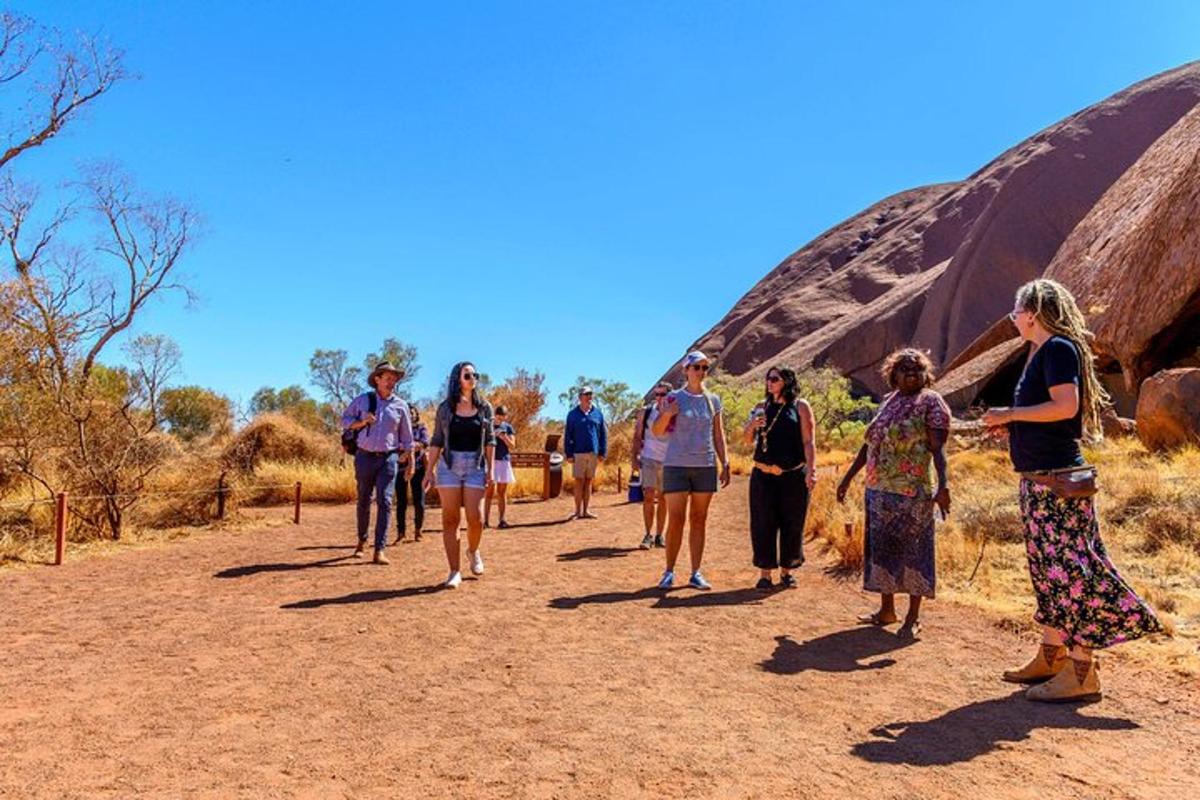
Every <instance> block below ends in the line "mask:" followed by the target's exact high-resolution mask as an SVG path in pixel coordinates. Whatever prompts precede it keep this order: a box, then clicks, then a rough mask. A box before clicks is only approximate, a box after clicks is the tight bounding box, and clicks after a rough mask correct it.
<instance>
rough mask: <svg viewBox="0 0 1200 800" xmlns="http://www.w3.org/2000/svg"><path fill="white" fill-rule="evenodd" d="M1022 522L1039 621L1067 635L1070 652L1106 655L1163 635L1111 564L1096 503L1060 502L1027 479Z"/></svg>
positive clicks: (1086, 500)
mask: <svg viewBox="0 0 1200 800" xmlns="http://www.w3.org/2000/svg"><path fill="white" fill-rule="evenodd" d="M1021 522H1022V525H1023V526H1024V533H1025V553H1026V555H1027V556H1028V560H1029V578H1030V580H1031V581H1032V583H1033V591H1034V594H1035V595H1036V596H1037V613H1035V614H1034V619H1035V620H1037V621H1038V622H1039V623H1040V624H1042V625H1048V626H1050V627H1052V628H1056V629H1058V630H1060V631H1062V632H1063V633H1064V634H1066V644H1067V646H1068V647H1071V646H1074V645H1080V646H1083V647H1091V648H1095V649H1100V648H1104V647H1109V646H1111V645H1114V644H1119V643H1120V642H1127V641H1129V640H1131V639H1137V638H1139V637H1142V636H1145V635H1146V634H1149V633H1158V632H1160V631H1161V630H1162V625H1161V624H1160V623H1159V621H1158V617H1156V616H1155V615H1154V611H1153V609H1151V608H1150V606H1148V605H1146V603H1145V601H1144V600H1142V599H1141V598H1140V597H1138V596H1137V593H1135V592H1134V591H1133V589H1131V588H1129V585H1128V584H1126V583H1125V581H1124V579H1122V578H1121V576H1120V574H1119V573H1118V572H1117V568H1116V567H1115V566H1113V563H1112V561H1111V560H1110V559H1109V557H1108V553H1107V552H1106V551H1105V549H1104V543H1103V542H1102V541H1100V525H1099V522H1098V521H1097V520H1096V510H1095V504H1094V502H1093V498H1090V497H1088V498H1084V499H1074V500H1072V499H1067V498H1063V497H1059V496H1058V495H1056V494H1054V492H1052V491H1050V489H1048V488H1047V487H1045V486H1042V485H1040V484H1037V483H1034V482H1033V481H1031V480H1029V479H1028V478H1024V479H1022V480H1021Z"/></svg>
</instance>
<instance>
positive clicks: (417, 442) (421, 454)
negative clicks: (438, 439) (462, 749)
mask: <svg viewBox="0 0 1200 800" xmlns="http://www.w3.org/2000/svg"><path fill="white" fill-rule="evenodd" d="M409 415H410V416H411V417H412V432H413V449H412V453H411V454H409V453H401V454H400V457H401V459H402V460H401V462H400V466H401V467H403V466H404V461H403V459H405V458H411V459H412V460H413V467H414V468H413V474H412V479H411V480H405V476H404V473H405V470H403V469H401V470H400V472H399V473H398V474H397V475H396V543H397V544H399V543H400V542H402V541H404V535H405V528H406V523H407V520H406V519H405V517H407V516H408V493H409V490H411V491H412V505H413V529H414V530H413V541H414V542H419V541H421V528H422V527H423V526H424V525H425V485H424V484H425V448H426V447H428V446H429V428H427V427H425V424H424V423H423V422H421V415H420V414H419V413H417V407H416V406H409Z"/></svg>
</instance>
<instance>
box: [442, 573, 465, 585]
mask: <svg viewBox="0 0 1200 800" xmlns="http://www.w3.org/2000/svg"><path fill="white" fill-rule="evenodd" d="M460 583H462V573H461V572H459V571H458V570H455V571H454V572H451V573H450V577H449V578H446V584H445V585H446V588H447V589H457V588H458V586H459V584H460Z"/></svg>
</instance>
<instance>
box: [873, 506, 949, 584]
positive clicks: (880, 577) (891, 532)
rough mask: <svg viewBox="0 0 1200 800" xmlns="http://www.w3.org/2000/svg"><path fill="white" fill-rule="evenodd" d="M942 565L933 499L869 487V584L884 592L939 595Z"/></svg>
mask: <svg viewBox="0 0 1200 800" xmlns="http://www.w3.org/2000/svg"><path fill="white" fill-rule="evenodd" d="M936 586H937V565H936V559H935V552H934V544H933V500H931V499H930V497H929V495H928V493H926V492H921V493H920V494H918V495H917V496H916V497H906V496H904V495H902V494H893V493H892V492H881V491H878V490H876V489H867V535H866V540H865V542H864V546H863V588H864V589H866V590H867V591H868V592H880V593H881V594H910V595H917V596H918V597H933V593H934V589H935V588H936Z"/></svg>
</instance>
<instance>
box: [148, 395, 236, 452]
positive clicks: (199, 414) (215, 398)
mask: <svg viewBox="0 0 1200 800" xmlns="http://www.w3.org/2000/svg"><path fill="white" fill-rule="evenodd" d="M161 400H162V408H161V413H162V420H163V422H165V423H166V424H167V427H168V429H169V430H170V432H171V433H172V434H174V435H175V436H178V437H179V438H180V439H183V440H184V441H185V442H191V441H194V440H196V439H199V438H203V437H207V436H214V435H218V436H219V435H224V434H227V433H229V432H230V431H231V430H233V404H232V403H231V402H230V401H229V398H227V397H224V396H223V395H220V394H217V393H216V392H214V391H212V390H211V389H205V388H204V387H203V386H178V387H175V388H171V389H164V390H163V392H162V395H161Z"/></svg>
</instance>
